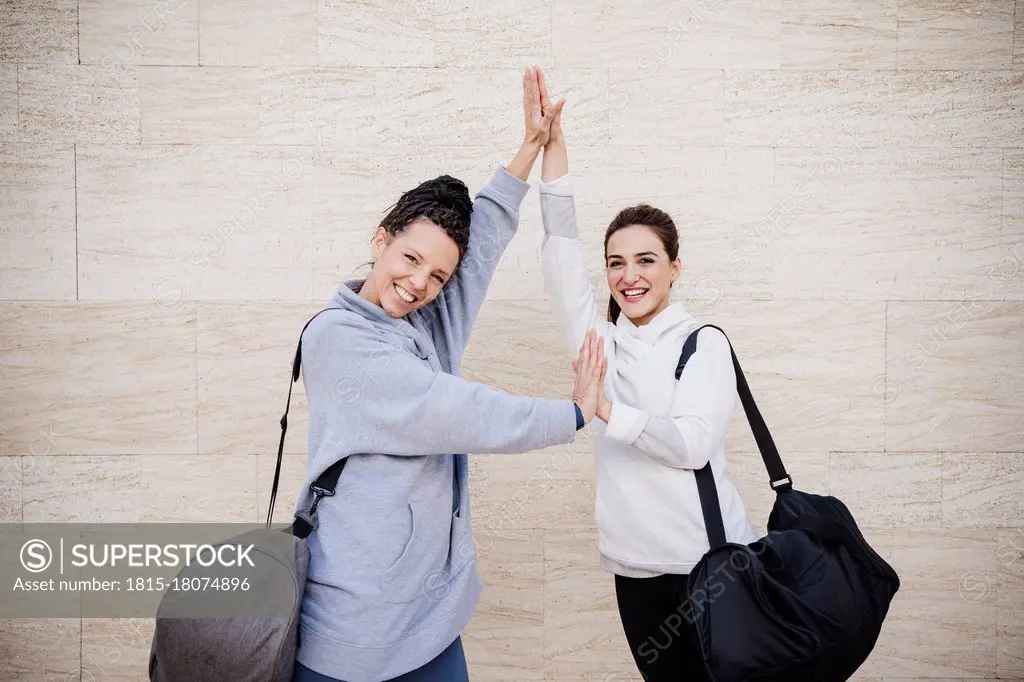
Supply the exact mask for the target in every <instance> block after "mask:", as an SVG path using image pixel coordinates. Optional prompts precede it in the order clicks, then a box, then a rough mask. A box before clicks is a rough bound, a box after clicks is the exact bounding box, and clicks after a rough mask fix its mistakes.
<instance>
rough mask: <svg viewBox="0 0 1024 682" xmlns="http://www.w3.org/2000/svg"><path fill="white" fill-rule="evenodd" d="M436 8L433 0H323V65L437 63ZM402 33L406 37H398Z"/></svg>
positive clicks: (320, 21) (320, 23) (320, 8)
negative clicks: (381, 0)
mask: <svg viewBox="0 0 1024 682" xmlns="http://www.w3.org/2000/svg"><path fill="white" fill-rule="evenodd" d="M447 4H448V3H447V2H446V3H445V5H447ZM434 13H435V3H434V2H430V1H427V0H395V1H394V2H389V3H383V4H378V3H364V2H354V1H352V0H318V2H317V17H318V24H317V27H318V28H317V31H318V37H319V40H318V54H319V59H320V64H322V65H324V66H374V67H381V66H396V67H405V66H431V65H432V64H433V63H434ZM396 36H401V39H400V40H396V39H395V38H396Z"/></svg>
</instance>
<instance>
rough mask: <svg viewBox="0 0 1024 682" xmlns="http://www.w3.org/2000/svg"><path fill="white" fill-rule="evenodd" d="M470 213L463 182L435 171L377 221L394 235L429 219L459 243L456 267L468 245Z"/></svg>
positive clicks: (389, 233)
mask: <svg viewBox="0 0 1024 682" xmlns="http://www.w3.org/2000/svg"><path fill="white" fill-rule="evenodd" d="M472 213H473V202H472V200H471V199H470V197H469V189H468V188H467V187H466V185H465V183H463V182H462V181H461V180H459V179H458V178H453V177H452V176H450V175H439V176H438V177H436V178H434V179H433V180H426V181H425V182H421V183H420V184H419V185H417V186H416V187H415V188H413V189H411V190H409V191H407V192H405V193H404V194H403V195H402V196H401V197H400V198H399V199H398V201H397V202H396V203H395V204H394V205H393V206H392V207H391V208H390V209H389V210H388V213H387V215H385V216H384V219H383V220H382V221H381V223H380V224H381V227H383V228H384V229H385V230H386V231H387V233H388V236H389V237H394V236H395V235H397V234H400V233H401V232H402V231H403V230H405V229H406V228H407V227H409V225H410V224H411V223H413V222H415V221H416V220H418V219H420V218H426V219H427V220H430V221H431V222H433V223H434V224H436V225H437V226H438V227H440V228H441V229H442V230H444V233H445V234H446V235H448V236H449V237H450V238H451V239H452V241H454V242H455V244H456V246H458V247H459V260H458V264H457V265H456V268H457V267H458V265H459V264H461V263H462V259H463V257H464V256H465V255H466V249H467V248H469V218H470V215H471V214H472Z"/></svg>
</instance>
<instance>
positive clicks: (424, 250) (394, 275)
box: [359, 218, 459, 317]
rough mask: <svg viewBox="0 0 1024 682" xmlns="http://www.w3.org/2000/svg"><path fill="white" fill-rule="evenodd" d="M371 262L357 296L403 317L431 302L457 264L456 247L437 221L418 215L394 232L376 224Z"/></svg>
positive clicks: (457, 251)
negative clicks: (396, 232) (371, 267)
mask: <svg viewBox="0 0 1024 682" xmlns="http://www.w3.org/2000/svg"><path fill="white" fill-rule="evenodd" d="M373 256H374V265H373V269H372V270H371V271H370V274H369V275H368V276H367V278H366V283H365V284H363V287H362V289H361V290H360V291H359V295H360V296H362V297H363V298H365V299H366V300H368V301H370V302H371V303H374V304H376V305H379V306H380V307H381V308H383V309H384V310H385V312H387V314H388V315H390V316H391V317H405V316H406V315H408V314H409V313H411V312H412V311H414V310H416V309H417V308H422V307H423V306H425V305H426V304H427V303H430V302H431V301H433V300H434V299H435V298H437V295H438V294H439V293H441V287H443V286H444V285H445V284H446V283H447V282H448V280H449V279H451V277H452V274H453V273H454V272H455V269H456V267H457V266H458V263H459V247H458V245H457V244H456V243H455V241H454V240H453V239H452V238H451V237H449V236H448V235H447V234H445V231H444V230H443V229H441V228H440V227H439V226H438V225H437V224H435V223H433V222H431V221H430V220H427V219H426V218H420V219H418V220H414V221H413V222H411V223H409V226H408V227H406V228H405V229H404V230H402V231H401V232H399V233H398V234H397V235H394V236H389V235H388V233H387V231H386V230H385V229H384V228H383V227H378V228H377V232H376V233H375V234H374V237H373Z"/></svg>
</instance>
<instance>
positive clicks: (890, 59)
mask: <svg viewBox="0 0 1024 682" xmlns="http://www.w3.org/2000/svg"><path fill="white" fill-rule="evenodd" d="M896 6H897V0H885V1H883V2H878V1H876V0H837V1H833V2H822V1H821V0H786V2H784V3H783V4H782V66H783V68H790V69H892V68H895V66H896V35H897V32H896Z"/></svg>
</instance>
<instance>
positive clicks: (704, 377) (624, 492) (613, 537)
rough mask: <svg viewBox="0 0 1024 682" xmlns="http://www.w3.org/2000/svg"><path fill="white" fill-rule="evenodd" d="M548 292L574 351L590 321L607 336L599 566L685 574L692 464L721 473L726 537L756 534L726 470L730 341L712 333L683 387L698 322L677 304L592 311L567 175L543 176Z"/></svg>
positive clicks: (700, 549)
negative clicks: (629, 311) (682, 360)
mask: <svg viewBox="0 0 1024 682" xmlns="http://www.w3.org/2000/svg"><path fill="white" fill-rule="evenodd" d="M540 197H541V199H540V200H541V216H542V220H543V224H544V240H543V243H542V247H541V264H542V267H543V272H544V282H545V288H546V290H547V293H548V296H549V298H550V300H551V303H552V306H553V310H554V313H555V316H556V318H557V319H558V322H559V324H560V327H561V329H562V333H563V337H564V339H565V342H566V344H567V347H568V348H569V350H570V351H571V352H572V354H573V357H575V356H576V354H578V352H579V348H580V345H581V344H582V343H583V339H584V336H585V335H586V333H587V331H588V330H589V329H591V328H594V329H596V330H597V332H598V333H600V334H603V335H604V337H605V355H606V356H607V358H608V373H607V378H606V381H605V394H606V395H607V397H608V399H609V400H610V401H611V402H612V409H611V416H610V418H609V420H608V424H607V425H606V424H604V422H603V421H601V420H600V419H594V420H593V421H592V422H591V425H592V428H591V433H592V435H593V438H594V445H595V449H596V454H597V499H596V506H595V517H596V521H597V526H598V549H599V551H600V553H601V565H602V567H603V568H604V569H605V570H606V571H608V572H611V573H616V574H618V575H623V576H627V577H649V576H655V575H661V574H663V573H677V574H685V573H689V572H690V570H691V569H692V568H693V567H694V565H695V564H696V563H697V562H698V561H699V560H700V558H701V556H703V555H704V553H705V552H707V551H708V538H707V532H706V530H705V527H704V517H703V514H702V512H701V506H700V497H699V495H698V493H697V484H696V479H695V477H694V473H693V470H695V469H700V468H701V467H702V466H704V465H705V464H706V463H707V462H708V461H710V462H711V469H712V471H713V472H714V474H715V482H716V483H717V487H718V498H719V502H720V504H721V507H722V518H723V521H724V524H725V532H726V538H727V539H728V541H729V542H737V543H741V544H747V543H750V542H753V541H754V540H756V539H757V538H758V536H757V534H756V533H755V531H754V528H753V526H752V525H751V524H750V521H749V520H748V518H747V514H746V509H745V507H744V505H743V501H742V500H741V499H740V496H739V493H738V492H737V490H736V488H735V487H734V486H733V484H732V483H731V482H730V481H729V480H728V478H726V476H725V432H726V429H727V427H728V425H729V421H730V419H731V418H732V415H733V409H734V407H735V405H736V375H735V371H734V370H733V365H732V355H731V352H730V348H729V342H728V340H727V339H726V338H725V336H724V335H722V334H721V332H719V331H717V330H715V329H705V330H703V331H701V332H700V334H699V335H698V337H697V349H696V351H695V352H694V354H693V356H692V357H691V358H690V359H689V361H688V362H687V363H686V367H685V368H684V369H683V373H682V375H681V376H680V378H679V380H678V382H677V381H676V379H675V369H676V365H677V364H678V362H679V355H680V353H681V351H682V347H683V343H684V342H685V340H686V337H687V336H688V335H689V334H690V332H692V331H693V330H694V329H696V328H697V327H698V326H699V323H698V321H697V320H696V319H695V318H694V317H693V316H692V315H690V314H689V313H688V312H687V311H686V310H685V308H684V307H683V305H682V304H680V303H671V304H670V305H669V306H668V307H667V308H665V309H664V310H663V311H661V312H660V313H658V314H657V315H656V316H655V317H654V318H653V319H651V320H650V322H648V323H647V324H645V325H643V326H641V327H637V326H636V325H635V324H633V322H632V321H630V320H629V318H627V317H626V316H625V315H620V316H619V319H618V321H617V323H616V324H612V323H611V322H609V321H608V319H607V312H606V307H605V306H601V307H599V306H597V304H596V303H595V300H594V293H593V290H592V288H591V285H590V279H589V276H588V274H587V267H586V262H585V260H584V255H583V247H582V244H581V243H580V241H579V238H578V233H577V226H576V211H575V206H574V201H573V195H572V186H571V180H570V178H569V176H568V175H564V176H562V177H561V178H558V179H557V180H555V181H552V182H549V183H544V182H542V183H540Z"/></svg>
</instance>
